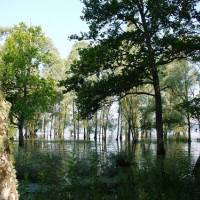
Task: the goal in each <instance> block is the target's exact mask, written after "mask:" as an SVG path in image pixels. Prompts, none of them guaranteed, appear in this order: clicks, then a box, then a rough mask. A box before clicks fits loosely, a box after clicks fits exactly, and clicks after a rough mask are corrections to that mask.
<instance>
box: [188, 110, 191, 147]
mask: <svg viewBox="0 0 200 200" xmlns="http://www.w3.org/2000/svg"><path fill="white" fill-rule="evenodd" d="M187 123H188V143H190V142H191V123H190V114H189V113H188V114H187Z"/></svg>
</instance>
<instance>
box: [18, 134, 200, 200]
mask: <svg viewBox="0 0 200 200" xmlns="http://www.w3.org/2000/svg"><path fill="white" fill-rule="evenodd" d="M166 149H167V154H166V157H165V158H157V157H156V143H155V141H154V140H152V141H150V140H149V141H146V142H139V143H137V144H132V145H131V146H129V147H127V145H125V142H122V143H120V142H119V143H117V142H116V140H115V139H114V138H113V137H112V136H110V137H109V138H107V141H106V142H102V141H98V142H94V141H85V142H84V141H73V140H66V141H59V140H54V141H53V140H51V141H46V140H35V141H28V142H27V143H26V146H25V149H24V150H20V149H17V147H14V152H15V153H14V155H15V156H14V158H15V166H16V170H17V177H18V181H19V191H20V199H22V200H25V199H26V200H29V199H33V200H43V199H49V200H51V199H52V200H63V199H69V200H70V199H77V200H78V199H83V200H85V199H86V200H87V199H88V200H90V199H91V200H93V199H94V200H95V199H97V200H98V199H106V200H107V199H108V200H109V199H120V200H121V199H122V200H123V199H124V200H126V199H130V200H131V199H135V200H143V199H144V200H148V199H149V200H157V199H158V200H162V199H163V200H164V199H165V200H168V199H169V200H173V199H198V200H199V199H200V187H199V186H200V181H199V178H197V177H196V176H194V174H193V171H194V170H193V169H194V167H195V164H196V162H197V159H198V158H199V153H200V142H197V141H196V140H193V142H192V143H191V145H188V144H187V143H181V142H168V143H166ZM198 177H199V176H198Z"/></svg>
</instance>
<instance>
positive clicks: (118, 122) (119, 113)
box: [116, 102, 121, 140]
mask: <svg viewBox="0 0 200 200" xmlns="http://www.w3.org/2000/svg"><path fill="white" fill-rule="evenodd" d="M120 106H121V105H120V102H119V108H118V119H117V138H116V140H118V139H119V130H120V115H121V112H120V110H121V109H120Z"/></svg>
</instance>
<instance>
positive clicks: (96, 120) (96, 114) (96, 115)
mask: <svg viewBox="0 0 200 200" xmlns="http://www.w3.org/2000/svg"><path fill="white" fill-rule="evenodd" d="M97 117H98V113H97V112H96V113H95V131H94V140H95V142H96V141H97V128H98V119H97Z"/></svg>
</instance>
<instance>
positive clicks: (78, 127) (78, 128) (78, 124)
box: [77, 110, 80, 140]
mask: <svg viewBox="0 0 200 200" xmlns="http://www.w3.org/2000/svg"><path fill="white" fill-rule="evenodd" d="M79 132H80V121H79V110H78V123H77V139H78V140H79Z"/></svg>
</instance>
